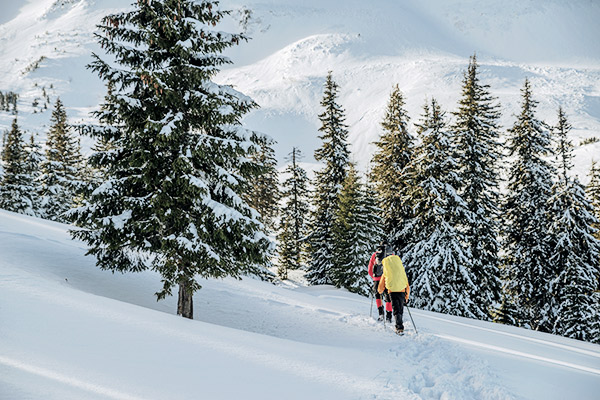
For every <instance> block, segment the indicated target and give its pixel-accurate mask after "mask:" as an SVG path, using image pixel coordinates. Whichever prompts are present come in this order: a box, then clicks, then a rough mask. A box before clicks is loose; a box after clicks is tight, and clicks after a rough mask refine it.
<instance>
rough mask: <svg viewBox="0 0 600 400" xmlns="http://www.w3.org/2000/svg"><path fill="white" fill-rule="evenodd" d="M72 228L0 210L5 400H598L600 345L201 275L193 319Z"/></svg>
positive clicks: (151, 282) (153, 279)
mask: <svg viewBox="0 0 600 400" xmlns="http://www.w3.org/2000/svg"><path fill="white" fill-rule="evenodd" d="M67 228H68V227H67V226H65V225H61V224H57V223H53V222H49V221H44V220H39V219H35V218H31V217H27V216H23V215H19V214H14V213H10V212H6V211H1V210H0V321H1V324H0V398H1V399H11V400H24V399H42V398H43V399H45V400H65V399H127V400H132V399H136V400H137V399H178V400H179V399H200V398H202V399H232V398H243V399H275V398H285V399H308V398H315V399H317V398H318V399H510V398H516V399H567V398H568V399H571V398H572V399H594V398H596V397H597V394H598V393H599V391H600V346H597V345H591V344H589V343H583V342H579V341H575V340H570V339H565V338H561V337H556V336H552V335H547V334H540V333H538V332H531V331H526V330H523V329H518V328H513V327H508V326H502V325H496V324H491V323H485V322H480V321H472V320H467V319H464V318H458V317H449V316H445V315H441V314H436V313H431V312H424V311H420V310H414V309H413V310H412V315H413V317H414V320H415V323H416V324H417V328H418V330H419V333H418V335H417V334H416V333H415V331H414V327H413V325H412V324H411V323H410V322H409V317H408V315H407V314H405V325H406V326H407V330H408V334H407V335H405V336H404V337H398V336H397V335H395V334H394V333H392V332H391V330H390V329H389V327H388V329H385V328H384V326H383V325H381V323H378V322H376V321H375V320H374V319H372V318H370V317H369V307H370V303H369V299H366V298H362V297H360V296H357V295H354V294H351V293H348V292H346V291H343V290H337V289H334V288H332V287H329V286H316V287H303V286H300V285H296V284H293V283H289V282H288V283H285V284H280V285H278V286H274V285H272V284H270V283H267V282H261V281H256V280H252V279H244V280H242V281H237V280H232V279H225V280H207V281H202V282H201V283H202V285H203V288H202V289H201V290H200V291H199V292H198V293H197V294H196V296H195V298H194V301H195V320H193V321H192V320H186V319H183V318H180V317H177V316H175V315H173V313H174V310H175V299H173V298H169V299H167V300H166V301H162V302H156V301H155V297H154V295H153V293H154V292H155V291H156V290H158V289H159V287H160V285H161V284H160V278H159V276H157V275H156V274H154V273H152V272H144V273H138V274H125V275H121V274H112V273H110V272H106V271H101V270H99V269H98V268H96V267H95V266H94V260H93V259H91V258H89V257H85V256H84V253H85V248H84V246H83V245H82V243H80V242H77V241H72V240H71V239H70V238H69V235H68V234H67Z"/></svg>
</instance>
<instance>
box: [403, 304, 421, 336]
mask: <svg viewBox="0 0 600 400" xmlns="http://www.w3.org/2000/svg"><path fill="white" fill-rule="evenodd" d="M404 307H406V309H407V310H408V315H409V316H410V320H411V321H412V324H413V326H414V327H415V332H416V333H417V335H418V334H419V331H418V330H417V326H416V325H415V320H414V319H413V317H412V314H411V313H410V308H408V306H407V305H406V304H405V305H404Z"/></svg>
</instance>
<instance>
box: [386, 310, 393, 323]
mask: <svg viewBox="0 0 600 400" xmlns="http://www.w3.org/2000/svg"><path fill="white" fill-rule="evenodd" d="M385 319H386V321H387V322H392V312H391V311H388V312H386V313H385Z"/></svg>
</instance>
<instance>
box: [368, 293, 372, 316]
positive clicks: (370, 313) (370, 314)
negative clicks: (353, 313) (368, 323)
mask: <svg viewBox="0 0 600 400" xmlns="http://www.w3.org/2000/svg"><path fill="white" fill-rule="evenodd" d="M370 292H371V296H370V297H371V310H370V311H369V318H372V317H373V291H372V290H371V291H370Z"/></svg>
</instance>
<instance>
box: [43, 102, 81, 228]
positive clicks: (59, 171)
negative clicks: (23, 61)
mask: <svg viewBox="0 0 600 400" xmlns="http://www.w3.org/2000/svg"><path fill="white" fill-rule="evenodd" d="M50 122H51V126H50V130H49V132H48V136H47V141H46V157H45V160H44V162H43V163H42V167H41V168H42V176H41V216H42V217H43V218H46V219H50V220H53V221H59V222H66V221H67V216H66V212H67V211H69V210H70V209H71V207H73V206H74V204H75V197H76V195H77V193H78V191H79V190H80V189H81V185H82V184H83V176H82V170H83V161H82V156H81V150H80V147H79V141H78V139H77V137H76V136H75V133H74V132H73V130H72V128H71V126H70V125H69V124H68V123H67V112H66V111H65V108H64V106H63V103H62V102H61V100H60V99H56V104H55V106H54V110H53V111H52V116H51V118H50Z"/></svg>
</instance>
